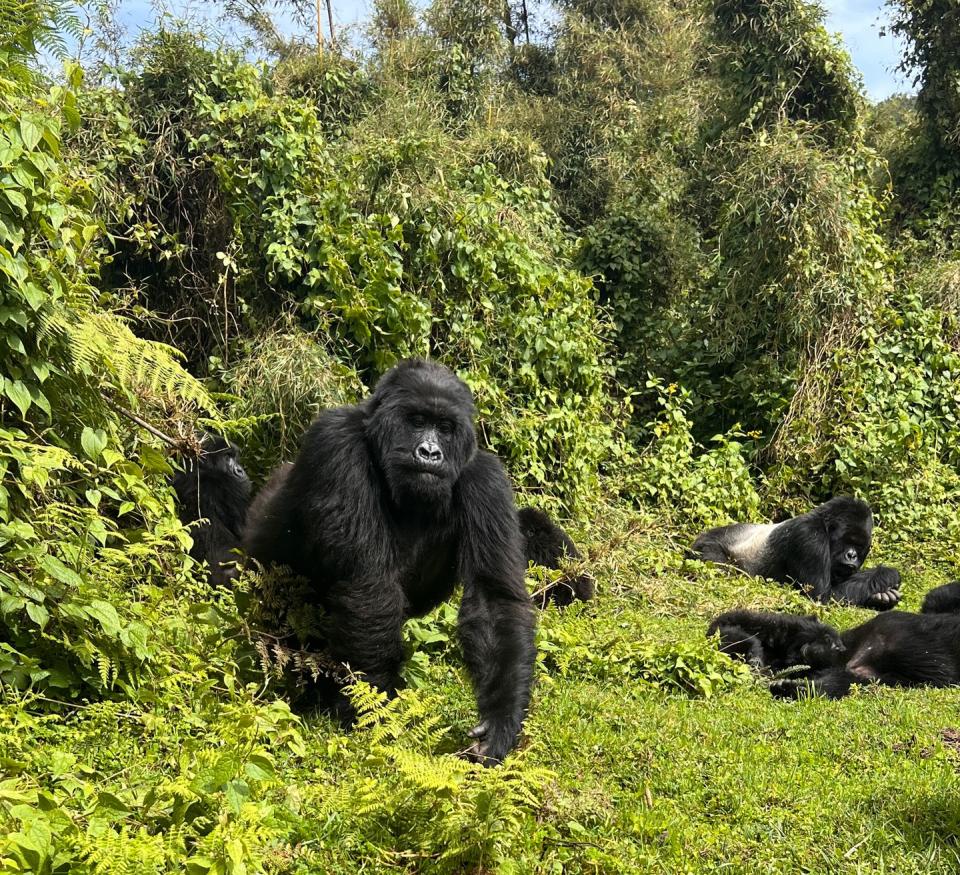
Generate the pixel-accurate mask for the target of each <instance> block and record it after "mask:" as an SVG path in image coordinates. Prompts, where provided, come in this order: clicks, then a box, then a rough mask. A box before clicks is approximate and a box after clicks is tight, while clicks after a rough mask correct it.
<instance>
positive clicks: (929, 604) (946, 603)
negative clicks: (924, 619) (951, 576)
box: [920, 581, 960, 614]
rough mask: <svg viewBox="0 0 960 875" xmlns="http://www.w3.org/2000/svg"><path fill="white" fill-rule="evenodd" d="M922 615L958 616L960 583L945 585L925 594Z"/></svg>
mask: <svg viewBox="0 0 960 875" xmlns="http://www.w3.org/2000/svg"><path fill="white" fill-rule="evenodd" d="M920 613H922V614H958V613H960V582H957V581H954V582H953V583H945V584H944V585H943V586H938V587H935V588H934V589H931V590H930V592H928V593H927V594H926V596H925V597H924V599H923V606H922V607H921V608H920Z"/></svg>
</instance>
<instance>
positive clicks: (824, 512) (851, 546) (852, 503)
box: [812, 495, 873, 583]
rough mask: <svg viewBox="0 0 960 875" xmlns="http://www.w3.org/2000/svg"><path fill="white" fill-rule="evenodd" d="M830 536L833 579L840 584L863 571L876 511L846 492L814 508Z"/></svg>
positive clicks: (831, 575)
mask: <svg viewBox="0 0 960 875" xmlns="http://www.w3.org/2000/svg"><path fill="white" fill-rule="evenodd" d="M812 513H814V514H818V515H820V516H821V517H822V518H823V520H824V522H825V523H826V527H827V533H828V534H829V536H830V578H831V580H832V581H834V583H839V582H842V581H844V580H846V579H847V578H849V577H851V576H852V575H854V574H856V573H857V571H859V569H860V566H861V565H863V563H864V562H865V561H866V558H867V554H868V553H869V552H870V545H871V544H872V543H873V512H872V511H871V510H870V506H869V505H868V504H867V503H866V502H865V501H860V500H859V499H857V498H851V497H850V496H846V495H842V496H838V497H837V498H832V499H830V501H828V502H826V503H825V504H822V505H820V507H818V508H816V509H815V510H814V511H812Z"/></svg>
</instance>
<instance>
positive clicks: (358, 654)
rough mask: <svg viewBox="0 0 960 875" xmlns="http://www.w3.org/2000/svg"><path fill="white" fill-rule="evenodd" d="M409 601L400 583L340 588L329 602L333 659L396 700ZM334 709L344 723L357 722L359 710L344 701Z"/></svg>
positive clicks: (349, 584) (342, 585)
mask: <svg viewBox="0 0 960 875" xmlns="http://www.w3.org/2000/svg"><path fill="white" fill-rule="evenodd" d="M405 601H406V600H405V597H404V594H403V590H402V589H401V588H400V587H399V586H398V585H396V584H392V585H391V584H388V583H386V582H384V581H370V583H369V585H359V584H358V583H357V581H355V580H354V581H345V582H342V583H339V584H337V585H336V586H335V587H333V588H332V590H331V592H330V594H329V596H328V597H327V598H326V599H325V600H324V609H325V610H326V612H327V614H328V615H329V618H330V623H329V626H330V637H329V651H330V655H331V656H332V657H333V658H334V659H335V660H337V661H338V662H343V663H345V664H346V665H347V666H348V667H349V668H350V670H351V671H353V672H357V673H359V674H362V676H363V677H362V679H363V680H365V681H366V682H367V683H368V684H370V685H371V686H374V687H376V688H377V689H379V690H382V691H383V692H385V693H386V694H387V695H388V696H391V697H392V696H394V695H395V694H396V691H397V688H398V687H399V686H400V667H401V665H402V664H403V620H404V612H405V607H406V604H405ZM332 707H333V710H334V711H335V713H337V715H338V716H339V717H340V718H341V720H343V721H344V722H352V720H353V717H354V714H353V708H352V707H351V706H350V705H349V703H348V702H347V700H346V698H345V697H344V696H342V695H340V696H339V697H338V700H337V701H336V702H335V703H333V705H332Z"/></svg>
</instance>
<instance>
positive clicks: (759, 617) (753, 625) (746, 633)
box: [707, 610, 843, 672]
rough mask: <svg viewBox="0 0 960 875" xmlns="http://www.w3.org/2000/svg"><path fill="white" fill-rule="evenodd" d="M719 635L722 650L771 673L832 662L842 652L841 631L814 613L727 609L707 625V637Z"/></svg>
mask: <svg viewBox="0 0 960 875" xmlns="http://www.w3.org/2000/svg"><path fill="white" fill-rule="evenodd" d="M716 634H719V636H720V650H721V651H722V652H723V653H727V654H729V655H730V656H734V657H737V658H738V659H742V660H744V661H745V662H749V663H750V664H751V665H752V666H753V667H754V668H764V669H767V670H769V671H771V672H778V671H783V670H784V669H786V668H790V667H791V666H794V665H806V666H823V665H829V664H830V663H831V662H833V660H834V659H835V658H836V656H837V654H839V653H842V652H843V644H842V642H841V640H840V633H839V632H837V630H836V629H834V628H833V627H832V626H828V625H827V624H826V623H821V622H820V620H818V619H817V618H816V617H814V616H809V617H798V616H796V615H794V614H775V613H761V612H758V611H743V610H740V611H728V612H727V613H725V614H721V615H720V616H719V617H716V618H714V620H713V621H712V622H711V623H710V626H709V627H708V628H707V637H708V638H709V637H711V636H712V635H716Z"/></svg>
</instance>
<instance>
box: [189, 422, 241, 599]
mask: <svg viewBox="0 0 960 875" xmlns="http://www.w3.org/2000/svg"><path fill="white" fill-rule="evenodd" d="M172 485H173V489H174V492H176V493H177V504H178V513H179V516H180V521H181V522H183V523H193V522H196V521H197V520H205V522H198V523H197V524H196V525H194V526H192V527H191V530H190V532H191V534H192V535H193V547H192V548H191V550H190V555H191V556H192V557H193V558H194V559H196V560H197V561H198V562H204V561H205V562H207V563H208V564H209V566H210V572H209V580H210V582H211V583H216V584H223V583H226V582H227V581H228V580H231V579H233V578H234V577H236V576H237V569H236V564H235V563H236V560H237V559H238V558H239V557H238V556H237V555H236V553H235V552H234V551H235V550H236V549H237V548H238V547H239V546H240V538H241V534H242V531H243V525H244V520H245V519H246V515H247V504H248V503H249V501H250V478H249V477H248V476H247V472H246V471H244V470H243V467H242V466H241V465H240V462H238V461H237V448H236V447H235V446H234V445H233V444H231V443H228V442H227V441H225V440H224V439H223V438H222V437H220V436H218V435H206V436H205V437H204V438H203V440H202V441H201V443H200V455H199V457H198V458H196V459H186V460H185V461H184V464H183V469H182V470H181V471H177V473H176V474H174V476H173V481H172Z"/></svg>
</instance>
